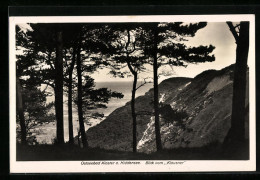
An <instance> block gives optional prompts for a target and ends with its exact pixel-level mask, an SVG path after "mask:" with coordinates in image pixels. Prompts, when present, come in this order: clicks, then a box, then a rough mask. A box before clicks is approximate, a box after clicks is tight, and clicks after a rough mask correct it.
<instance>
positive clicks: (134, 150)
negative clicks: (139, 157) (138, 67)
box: [131, 73, 137, 152]
mask: <svg viewBox="0 0 260 180" xmlns="http://www.w3.org/2000/svg"><path fill="white" fill-rule="evenodd" d="M136 85H137V73H134V82H133V89H132V99H131V111H132V119H133V152H136V144H137V142H136V113H135V93H136Z"/></svg>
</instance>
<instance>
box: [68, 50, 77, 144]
mask: <svg viewBox="0 0 260 180" xmlns="http://www.w3.org/2000/svg"><path fill="white" fill-rule="evenodd" d="M75 55H76V48H73V56H72V62H71V65H70V69H69V92H68V115H69V118H68V120H69V143H70V144H74V135H73V117H72V73H73V69H74V65H75V61H76V59H75Z"/></svg>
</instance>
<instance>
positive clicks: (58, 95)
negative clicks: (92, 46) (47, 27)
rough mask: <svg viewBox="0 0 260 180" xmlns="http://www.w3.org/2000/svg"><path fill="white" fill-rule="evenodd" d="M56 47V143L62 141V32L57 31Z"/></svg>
mask: <svg viewBox="0 0 260 180" xmlns="http://www.w3.org/2000/svg"><path fill="white" fill-rule="evenodd" d="M56 38H57V47H56V61H55V70H56V76H55V111H56V119H57V143H58V144H63V143H64V130H63V56H62V49H63V44H62V43H63V42H62V41H63V40H62V32H60V31H59V32H57V36H56Z"/></svg>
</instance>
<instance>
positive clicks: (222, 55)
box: [19, 22, 236, 82]
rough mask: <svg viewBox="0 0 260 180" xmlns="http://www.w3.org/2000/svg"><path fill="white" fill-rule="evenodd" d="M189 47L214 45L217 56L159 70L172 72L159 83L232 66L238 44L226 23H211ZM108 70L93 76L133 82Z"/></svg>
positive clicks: (149, 68) (188, 42)
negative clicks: (208, 59)
mask: <svg viewBox="0 0 260 180" xmlns="http://www.w3.org/2000/svg"><path fill="white" fill-rule="evenodd" d="M19 26H20V27H21V28H22V29H30V27H29V26H28V25H26V24H21V25H19ZM186 44H187V45H188V46H199V45H210V44H211V45H213V46H215V50H214V51H213V54H214V55H215V58H216V59H215V61H214V62H206V63H198V64H189V65H188V66H187V67H174V68H173V69H171V68H170V67H169V66H168V67H167V66H164V67H162V68H160V69H159V71H160V70H161V71H162V70H164V71H170V72H171V73H172V75H171V76H167V77H163V76H160V77H159V82H160V81H162V80H164V79H167V78H169V77H195V76H196V75H198V74H200V73H201V72H203V71H205V70H208V69H216V70H219V69H222V68H224V67H226V66H229V65H230V64H233V63H235V53H236V44H235V39H234V37H233V35H232V34H231V32H230V30H229V28H228V26H227V24H226V23H225V22H209V23H208V24H207V26H206V27H205V28H203V29H200V30H199V31H198V32H197V33H196V35H195V37H192V38H189V41H187V42H186ZM147 68H148V70H149V71H150V73H141V74H140V75H139V80H142V79H143V78H145V77H152V67H151V66H148V67H147ZM108 73H109V70H108V69H102V70H99V71H97V72H95V73H94V74H92V75H91V76H92V77H93V78H94V79H95V81H96V82H108V81H132V77H128V78H123V79H122V78H115V77H112V75H110V74H108Z"/></svg>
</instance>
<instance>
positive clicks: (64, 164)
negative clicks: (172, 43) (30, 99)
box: [9, 14, 256, 173]
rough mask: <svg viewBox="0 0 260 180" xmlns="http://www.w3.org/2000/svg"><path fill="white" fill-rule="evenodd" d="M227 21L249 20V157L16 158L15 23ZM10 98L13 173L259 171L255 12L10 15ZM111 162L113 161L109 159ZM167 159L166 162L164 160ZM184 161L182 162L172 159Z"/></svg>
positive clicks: (11, 168)
mask: <svg viewBox="0 0 260 180" xmlns="http://www.w3.org/2000/svg"><path fill="white" fill-rule="evenodd" d="M174 21H182V22H199V21H207V22H225V21H233V22H239V21H250V49H249V57H251V58H249V59H248V66H249V69H250V73H249V75H250V77H249V95H250V96H249V97H250V98H249V102H250V106H249V107H250V116H249V117H250V121H249V122H250V124H249V126H250V138H249V139H250V160H243V161H239V160H235V161H232V160H217V161H208V160H207V161H206V160H201V161H194V160H192V161H189V160H185V161H184V163H183V164H182V165H180V164H178V165H146V164H145V162H146V161H138V162H140V164H139V165H102V166H100V165H81V161H16V116H15V115H16V108H15V105H16V98H15V97H16V93H15V92H16V91H15V89H16V84H15V82H16V76H15V73H16V68H15V25H16V24H22V23H51V22H52V23H54V22H55V23H65V22H73V23H79V22H174ZM9 93H10V95H9V100H10V105H9V106H10V112H9V115H10V121H9V124H10V173H68V172H72V173H74V172H208V171H255V170H256V131H255V127H256V123H255V120H256V107H255V104H256V102H255V16H254V15H248V14H245V15H174V16H168V15H167V16H165V15H163V16H45V17H42V16H41V17H36V16H34V17H9ZM110 162H112V161H110ZM113 162H119V163H120V162H121V161H113ZM163 162H167V161H163ZM172 162H183V161H172Z"/></svg>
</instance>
